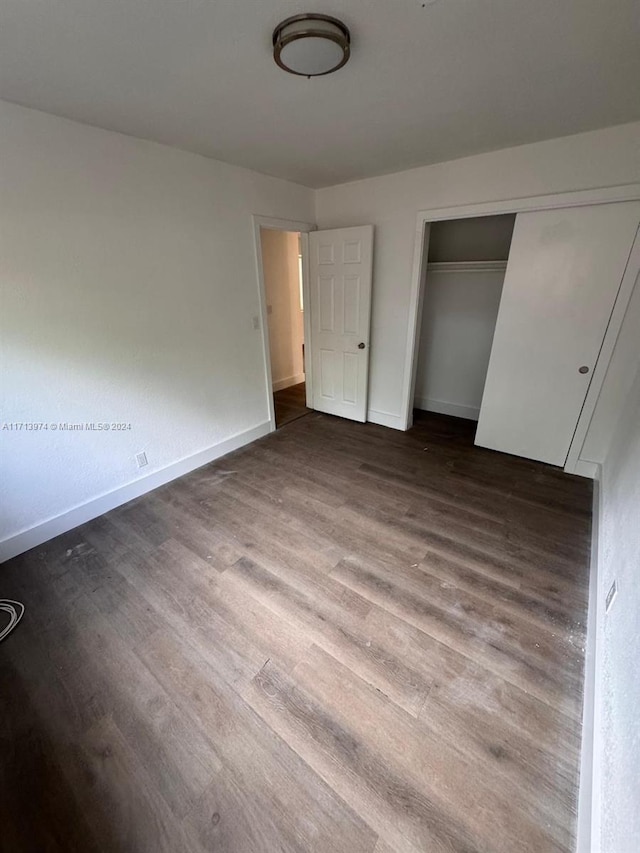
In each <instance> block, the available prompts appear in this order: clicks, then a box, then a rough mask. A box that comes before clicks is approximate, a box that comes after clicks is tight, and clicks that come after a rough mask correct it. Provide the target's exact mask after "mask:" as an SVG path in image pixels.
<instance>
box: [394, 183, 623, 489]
mask: <svg viewBox="0 0 640 853" xmlns="http://www.w3.org/2000/svg"><path fill="white" fill-rule="evenodd" d="M639 200H640V183H635V184H623V185H620V186H616V187H601V188H596V189H590V190H576V191H574V192H566V193H552V194H549V195H542V196H526V197H522V198H513V199H501V200H495V201H487V202H478V203H474V204H461V205H455V206H453V207H434V208H430V209H427V210H420V211H418V213H417V215H416V228H415V238H414V250H413V269H412V274H411V291H410V296H409V319H408V326H407V332H408V333H407V347H406V352H405V365H404V377H403V382H402V404H401V410H400V418H401V421H402V423H403V425H404V427H403V428H404V429H405V430H407V429H410V427H411V426H412V425H413V397H414V392H415V383H416V371H417V365H418V350H419V343H420V329H421V325H422V306H423V299H424V280H425V277H426V271H427V257H426V256H427V252H425V251H424V247H425V240H426V238H427V237H428V229H429V227H430V224H431V223H432V222H441V221H443V220H446V219H469V218H470V217H474V216H495V215H497V214H501V213H515V214H518V213H525V212H529V211H535V210H553V209H555V208H562V207H584V206H586V205H592V204H613V203H615V202H621V201H639ZM638 244H639V239H638V237H637V236H636V241H635V243H634V246H633V249H632V251H631V254H630V256H629V259H628V261H627V268H626V271H625V274H624V277H623V280H622V283H621V285H620V289H619V291H618V296H617V298H616V301H615V305H614V310H613V311H612V314H611V317H610V320H609V324H608V326H607V330H606V332H605V337H604V340H603V344H602V348H601V350H600V356H599V357H598V362H597V366H596V368H595V369H594V370H593V371H592V376H591V382H590V384H589V389H588V391H587V396H586V398H585V402H584V405H583V407H582V411H581V413H580V417H579V419H578V424H577V426H576V430H575V432H574V435H573V438H572V441H571V446H570V448H569V454H568V456H567V461H566V464H565V468H564V470H565V471H567V472H568V473H570V474H582V475H583V476H588V477H593V476H594V474H595V467H596V466H595V465H592V463H585V462H583V461H582V460H580V458H579V456H580V451H581V450H582V445H583V443H584V439H585V436H586V433H587V429H588V427H589V422H590V421H591V417H592V415H593V411H594V409H595V405H596V402H597V399H598V395H599V393H600V389H601V387H602V383H603V381H604V376H605V373H606V368H607V366H608V359H609V358H610V357H611V353H612V352H613V347H614V346H615V342H616V339H617V337H618V333H619V331H620V327H621V325H622V320H623V317H624V314H625V311H626V309H627V305H628V303H629V299H630V298H631V292H632V290H633V284H634V282H635V279H636V277H637V275H638V273H640V246H639V245H638ZM634 265H635V268H634ZM605 361H606V364H605V363H604V362H605Z"/></svg>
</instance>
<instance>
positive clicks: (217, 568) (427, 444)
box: [0, 389, 592, 853]
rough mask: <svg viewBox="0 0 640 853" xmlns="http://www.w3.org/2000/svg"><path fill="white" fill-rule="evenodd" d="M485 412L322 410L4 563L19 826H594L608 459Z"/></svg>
mask: <svg viewBox="0 0 640 853" xmlns="http://www.w3.org/2000/svg"><path fill="white" fill-rule="evenodd" d="M287 390H288V389H287ZM294 392H295V393H294ZM294 392H292V394H293V396H294V397H295V394H297V395H298V398H299V396H300V389H297V390H296V389H294ZM289 396H291V395H289ZM292 400H293V397H292ZM293 402H295V401H293ZM291 405H292V406H293V403H291ZM474 428H475V425H474V424H472V423H471V422H468V421H460V420H457V419H455V418H448V417H445V416H441V415H433V414H428V413H419V412H417V413H416V417H415V424H414V427H413V428H412V429H411V430H410V431H409V432H407V433H401V432H397V431H394V430H389V429H386V428H384V427H380V426H377V425H374V424H359V423H355V422H349V421H344V420H340V419H339V418H334V417H330V416H327V415H322V414H318V413H316V412H312V413H307V414H304V416H303V417H299V418H297V419H296V420H291V421H289V422H288V423H287V424H286V426H285V427H284V428H283V429H278V430H277V431H276V432H275V433H272V434H271V435H269V436H267V437H266V438H263V439H260V440H259V441H257V442H254V443H253V444H251V445H249V446H248V447H246V448H242V449H241V450H238V451H235V452H234V453H232V454H229V455H228V456H226V457H224V458H222V459H220V460H218V461H217V462H215V463H212V464H210V465H206V466H204V467H203V468H200V469H198V470H197V471H194V472H192V473H191V474H189V475H186V476H185V477H182V478H180V479H178V480H176V481H174V482H171V483H169V484H167V485H165V486H163V487H161V488H159V489H157V490H155V491H154V492H152V493H150V494H148V495H144V496H143V497H141V498H138V499H137V500H135V501H132V502H130V503H129V504H127V505H125V506H123V507H119V508H117V509H115V510H113V511H112V512H110V513H107V514H106V515H104V516H101V517H100V518H96V519H94V520H93V521H91V522H89V523H87V524H85V525H83V526H81V527H79V528H77V529H76V530H73V531H70V532H69V533H66V534H64V535H62V536H59V537H57V538H56V539H53V540H51V541H50V542H48V543H45V544H44V545H42V546H40V547H38V548H35V549H33V550H32V551H30V552H28V553H26V554H23V555H21V556H20V557H18V558H16V559H14V560H12V561H9V562H8V563H6V564H4V565H3V566H2V567H0V582H1V583H0V589H1V591H2V595H3V596H5V597H8V598H16V599H18V600H20V601H22V602H24V604H25V606H26V612H25V616H24V617H23V620H22V622H21V623H20V624H19V625H18V627H17V628H16V630H15V631H14V632H13V633H12V634H11V635H10V636H9V637H8V638H7V639H6V640H5V641H4V642H3V643H2V644H0V678H1V679H2V691H1V692H0V752H1V754H2V756H3V760H2V762H0V819H1V820H2V827H3V830H2V840H1V841H0V847H1V848H2V850H4V849H5V848H6V849H7V850H8V851H11V853H14V851H15V852H16V853H32V851H41V850H42V851H51V853H58V851H65V853H66V851H74V853H94V851H95V853H98V851H100V853H102V851H109V853H157V851H160V853H163V851H167V853H169V851H171V853H178V851H180V853H205V851H212V850H215V851H217V853H327V851H331V853H427V851H429V853H445V851H446V853H512V851H514V850H519V851H520V850H521V851H523V853H572V851H573V849H574V843H575V821H576V802H577V783H578V768H579V757H580V734H581V733H580V720H581V714H580V709H581V701H582V678H583V666H584V651H583V649H584V628H585V620H586V608H587V594H588V566H589V554H590V550H589V549H590V507H591V498H592V489H591V484H590V482H589V481H587V480H583V479H580V478H577V477H570V476H567V475H565V474H564V473H563V472H562V471H560V470H558V469H555V468H552V467H551V466H547V465H542V464H538V463H535V462H531V461H529V460H524V459H518V458H516V457H513V456H505V455H502V454H499V453H495V452H493V451H488V450H485V449H482V448H476V447H474V445H473V435H474Z"/></svg>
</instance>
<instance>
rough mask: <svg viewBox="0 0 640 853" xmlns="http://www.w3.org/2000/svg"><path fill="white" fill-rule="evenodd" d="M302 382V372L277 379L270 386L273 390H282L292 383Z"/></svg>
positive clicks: (289, 386)
mask: <svg viewBox="0 0 640 853" xmlns="http://www.w3.org/2000/svg"><path fill="white" fill-rule="evenodd" d="M301 382H304V373H296V375H295V376H287V378H286V379H278V380H277V382H274V383H273V385H272V387H273V390H274V391H284V389H285V388H291V386H292V385H299V384H300V383H301Z"/></svg>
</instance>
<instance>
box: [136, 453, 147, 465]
mask: <svg viewBox="0 0 640 853" xmlns="http://www.w3.org/2000/svg"><path fill="white" fill-rule="evenodd" d="M136 462H137V463H138V468H144V466H145V465H148V464H149V460H148V459H147V454H146V453H145V452H144V451H143V452H142V453H136Z"/></svg>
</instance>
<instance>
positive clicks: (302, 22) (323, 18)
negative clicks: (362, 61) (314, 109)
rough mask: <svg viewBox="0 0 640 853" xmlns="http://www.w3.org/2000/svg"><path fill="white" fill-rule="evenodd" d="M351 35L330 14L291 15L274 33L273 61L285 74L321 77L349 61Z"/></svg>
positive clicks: (340, 22)
mask: <svg viewBox="0 0 640 853" xmlns="http://www.w3.org/2000/svg"><path fill="white" fill-rule="evenodd" d="M350 45H351V34H350V33H349V30H348V28H347V27H346V26H345V25H344V24H343V23H342V21H339V20H338V19H337V18H332V17H330V16H329V15H317V14H314V13H309V14H307V15H294V16H293V17H292V18H287V19H286V21H283V22H282V23H281V24H278V26H277V27H276V28H275V30H274V31H273V58H274V59H275V61H276V62H277V64H278V65H279V66H280V68H283V69H284V70H285V71H288V72H289V73H290V74H299V75H301V76H302V77H320V76H321V75H322V74H331V72H332V71H337V70H338V68H342V66H343V65H344V64H345V63H346V62H347V60H348V59H349V53H350Z"/></svg>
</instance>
